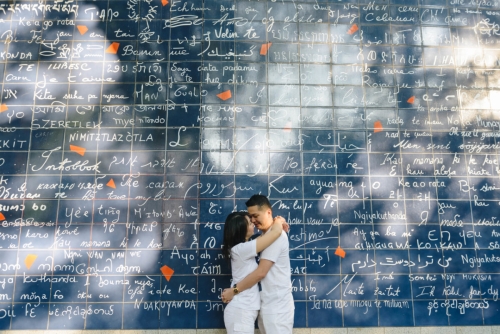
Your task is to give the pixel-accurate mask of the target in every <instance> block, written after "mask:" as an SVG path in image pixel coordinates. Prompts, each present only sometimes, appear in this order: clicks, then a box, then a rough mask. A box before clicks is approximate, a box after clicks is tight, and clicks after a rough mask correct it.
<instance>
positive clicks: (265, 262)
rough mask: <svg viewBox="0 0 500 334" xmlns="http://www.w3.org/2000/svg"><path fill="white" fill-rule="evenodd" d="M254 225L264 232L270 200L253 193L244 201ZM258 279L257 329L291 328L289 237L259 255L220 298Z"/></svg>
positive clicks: (284, 332) (275, 332) (274, 333)
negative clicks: (256, 264) (250, 269)
mask: <svg viewBox="0 0 500 334" xmlns="http://www.w3.org/2000/svg"><path fill="white" fill-rule="evenodd" d="M245 204H246V206H247V209H248V214H249V216H250V219H251V221H252V223H253V224H254V226H255V227H257V228H258V229H259V230H261V231H262V233H266V232H267V230H269V228H270V227H271V225H272V224H273V212H272V208H271V203H269V200H268V199H267V197H266V196H263V195H253V196H252V197H250V199H249V200H248V201H247V202H246V203H245ZM259 281H260V282H261V285H262V291H261V293H260V312H259V321H258V323H259V329H260V332H261V333H262V334H266V333H268V334H289V333H292V330H293V314H294V309H295V306H294V304H293V296H292V282H291V275H290V256H289V251H288V237H287V235H286V233H284V232H282V233H281V236H280V237H279V238H278V239H277V240H276V241H275V242H273V243H272V244H271V245H270V246H269V247H267V248H266V249H264V250H263V251H262V253H261V255H260V262H259V267H258V268H257V269H256V270H255V271H253V272H252V273H251V274H249V275H248V276H247V277H245V278H244V279H243V280H242V281H241V282H237V283H236V284H234V285H233V287H232V288H230V289H225V290H224V291H223V293H222V301H223V302H229V301H231V299H233V297H234V295H235V294H237V293H240V292H241V291H243V290H246V289H249V288H250V287H252V286H254V285H255V284H257V283H258V282H259Z"/></svg>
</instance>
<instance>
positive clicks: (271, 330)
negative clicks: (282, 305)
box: [259, 311, 294, 334]
mask: <svg viewBox="0 0 500 334" xmlns="http://www.w3.org/2000/svg"><path fill="white" fill-rule="evenodd" d="M293 313H294V312H293V311H292V312H286V313H276V314H264V313H262V312H260V313H259V330H260V333H261V334H266V333H267V334H291V333H292V331H293Z"/></svg>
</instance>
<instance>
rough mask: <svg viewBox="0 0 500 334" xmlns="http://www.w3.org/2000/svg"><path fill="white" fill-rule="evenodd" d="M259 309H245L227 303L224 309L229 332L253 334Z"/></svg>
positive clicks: (225, 322)
mask: <svg viewBox="0 0 500 334" xmlns="http://www.w3.org/2000/svg"><path fill="white" fill-rule="evenodd" d="M258 313H259V311H257V310H244V309H241V308H237V307H232V306H231V303H229V304H227V306H226V308H225V309H224V325H225V326H226V330H227V334H233V333H235V334H243V333H245V334H253V333H254V324H255V319H257V314H258Z"/></svg>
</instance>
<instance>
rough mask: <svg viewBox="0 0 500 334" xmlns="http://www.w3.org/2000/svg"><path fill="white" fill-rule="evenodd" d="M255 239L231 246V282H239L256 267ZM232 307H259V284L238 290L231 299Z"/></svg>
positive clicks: (253, 308) (249, 308) (256, 308)
mask: <svg viewBox="0 0 500 334" xmlns="http://www.w3.org/2000/svg"><path fill="white" fill-rule="evenodd" d="M256 256H257V241H256V240H255V239H254V240H251V241H248V242H242V243H239V244H237V245H236V246H233V247H232V248H231V273H232V275H233V282H234V283H237V282H241V281H242V280H243V279H244V278H245V277H246V276H248V275H249V274H250V273H252V271H254V270H255V269H257V267H258V265H257V262H256V261H255V257H256ZM231 305H232V306H233V307H238V308H242V309H246V310H259V309H260V295H259V286H258V285H257V284H255V285H254V286H252V287H251V288H250V289H247V290H245V291H242V292H240V293H239V294H237V295H236V296H234V297H233V299H232V300H231Z"/></svg>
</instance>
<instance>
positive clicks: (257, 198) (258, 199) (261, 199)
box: [245, 194, 273, 210]
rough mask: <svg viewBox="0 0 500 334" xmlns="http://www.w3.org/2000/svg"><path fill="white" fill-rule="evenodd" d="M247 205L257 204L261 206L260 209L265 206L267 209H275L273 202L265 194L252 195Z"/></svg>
mask: <svg viewBox="0 0 500 334" xmlns="http://www.w3.org/2000/svg"><path fill="white" fill-rule="evenodd" d="M245 205H246V206H247V208H248V207H249V206H255V205H257V206H258V207H259V209H260V208H262V207H265V208H266V209H267V208H269V209H271V210H272V209H273V208H272V207H271V202H269V200H268V199H267V197H266V196H264V195H259V194H255V195H253V196H252V197H250V199H249V200H248V201H246V202H245Z"/></svg>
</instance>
